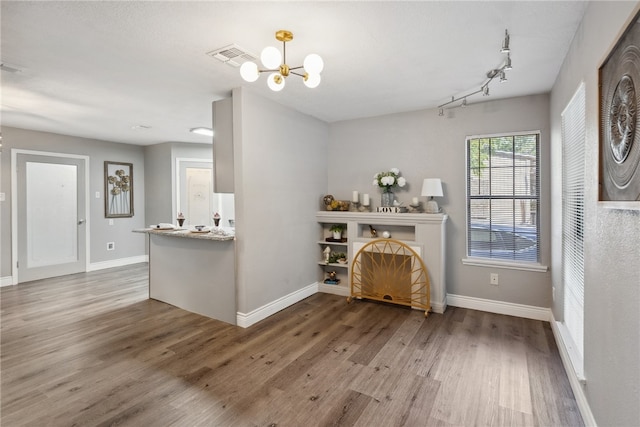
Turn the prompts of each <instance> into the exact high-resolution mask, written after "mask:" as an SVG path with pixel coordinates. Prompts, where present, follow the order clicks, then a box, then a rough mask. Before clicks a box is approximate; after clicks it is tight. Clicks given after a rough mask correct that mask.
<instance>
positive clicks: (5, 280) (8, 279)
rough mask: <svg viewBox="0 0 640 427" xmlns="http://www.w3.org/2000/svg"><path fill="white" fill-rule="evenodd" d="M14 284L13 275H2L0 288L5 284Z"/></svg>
mask: <svg viewBox="0 0 640 427" xmlns="http://www.w3.org/2000/svg"><path fill="white" fill-rule="evenodd" d="M11 285H13V277H12V276H4V277H0V288H1V287H3V286H11Z"/></svg>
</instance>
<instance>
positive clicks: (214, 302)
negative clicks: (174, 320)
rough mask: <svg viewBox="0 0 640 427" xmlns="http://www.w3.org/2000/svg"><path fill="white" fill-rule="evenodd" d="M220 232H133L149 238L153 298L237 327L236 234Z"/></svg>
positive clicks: (144, 230) (157, 230)
mask: <svg viewBox="0 0 640 427" xmlns="http://www.w3.org/2000/svg"><path fill="white" fill-rule="evenodd" d="M218 230H220V231H223V232H224V234H219V233H216V232H210V233H195V232H190V231H189V230H180V229H178V230H160V229H155V228H145V229H137V230H133V231H134V232H138V233H146V234H147V235H148V236H149V298H152V299H155V300H158V301H162V302H166V303H168V304H171V305H174V306H176V307H180V308H182V309H184V310H187V311H191V312H193V313H197V314H201V315H203V316H207V317H210V318H213V319H217V320H221V321H224V322H227V323H231V324H232V325H235V324H236V312H237V309H236V287H235V234H234V233H233V230H232V229H228V228H222V227H221V228H220V229H218Z"/></svg>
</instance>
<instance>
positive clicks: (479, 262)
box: [461, 258, 549, 273]
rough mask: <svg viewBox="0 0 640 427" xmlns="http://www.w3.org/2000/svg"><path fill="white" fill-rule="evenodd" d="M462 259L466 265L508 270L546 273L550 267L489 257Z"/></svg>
mask: <svg viewBox="0 0 640 427" xmlns="http://www.w3.org/2000/svg"><path fill="white" fill-rule="evenodd" d="M461 261H462V263H463V264H464V265H473V266H476V267H498V268H505V269H507V270H524V271H535V272H539V273H544V272H546V271H548V270H549V267H547V266H546V265H542V264H533V263H520V262H510V261H499V260H496V259H488V258H462V260H461Z"/></svg>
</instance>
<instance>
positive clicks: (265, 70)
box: [258, 68, 280, 73]
mask: <svg viewBox="0 0 640 427" xmlns="http://www.w3.org/2000/svg"><path fill="white" fill-rule="evenodd" d="M273 71H280V68H274V69H270V68H265V69H263V70H261V69H258V72H259V73H267V72H273Z"/></svg>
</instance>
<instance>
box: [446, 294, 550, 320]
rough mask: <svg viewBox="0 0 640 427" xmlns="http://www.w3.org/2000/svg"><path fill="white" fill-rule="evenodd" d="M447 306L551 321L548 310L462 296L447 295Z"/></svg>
mask: <svg viewBox="0 0 640 427" xmlns="http://www.w3.org/2000/svg"><path fill="white" fill-rule="evenodd" d="M447 304H448V305H452V306H454V307H462V308H470V309H472V310H480V311H487V312H489V313H497V314H506V315H508V316H516V317H524V318H525V319H533V320H542V321H545V322H549V321H550V319H551V310H550V309H548V308H544V307H535V306H532V305H524V304H514V303H511V302H503V301H494V300H488V299H483V298H474V297H467V296H463V295H453V294H447Z"/></svg>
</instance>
